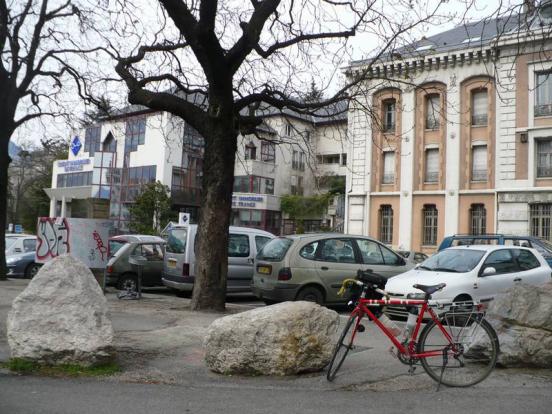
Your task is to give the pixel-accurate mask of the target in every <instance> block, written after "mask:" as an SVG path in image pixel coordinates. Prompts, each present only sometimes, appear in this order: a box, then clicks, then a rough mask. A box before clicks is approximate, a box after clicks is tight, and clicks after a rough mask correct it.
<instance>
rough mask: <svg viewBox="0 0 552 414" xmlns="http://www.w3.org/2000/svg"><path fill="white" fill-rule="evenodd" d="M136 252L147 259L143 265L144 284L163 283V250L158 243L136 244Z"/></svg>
mask: <svg viewBox="0 0 552 414" xmlns="http://www.w3.org/2000/svg"><path fill="white" fill-rule="evenodd" d="M134 254H135V255H137V254H139V255H140V256H142V257H144V258H145V259H146V261H145V262H144V264H143V266H142V284H143V285H144V286H155V285H160V284H161V272H162V269H163V252H162V250H161V248H160V246H159V245H158V244H153V243H152V244H149V243H147V244H140V245H138V246H136V249H135V250H134Z"/></svg>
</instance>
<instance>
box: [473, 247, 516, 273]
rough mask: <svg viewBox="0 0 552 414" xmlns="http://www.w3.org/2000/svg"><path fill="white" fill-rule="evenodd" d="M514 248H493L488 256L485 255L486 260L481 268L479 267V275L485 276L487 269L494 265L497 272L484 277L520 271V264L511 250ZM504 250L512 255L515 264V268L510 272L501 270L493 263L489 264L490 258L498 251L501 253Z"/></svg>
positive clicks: (511, 258)
mask: <svg viewBox="0 0 552 414" xmlns="http://www.w3.org/2000/svg"><path fill="white" fill-rule="evenodd" d="M511 250H512V249H496V250H493V251H492V252H490V253H489V254H488V255H487V257H485V260H483V263H482V264H481V268H480V269H479V276H480V277H483V272H484V271H485V269H487V268H489V267H493V268H494V269H495V270H496V273H494V274H492V275H487V276H484V277H492V276H500V275H509V274H512V273H515V272H519V265H518V263H517V261H516V259H515V258H514V256H513V255H512V252H511ZM504 251H507V252H508V254H509V255H510V260H511V262H512V264H513V265H514V266H515V268H514V269H512V270H511V271H509V272H502V271H501V272H499V271H498V269H497V268H496V266H494V265H492V264H487V261H488V260H489V258H490V257H491V256H492V255H494V254H496V253H499V252H504Z"/></svg>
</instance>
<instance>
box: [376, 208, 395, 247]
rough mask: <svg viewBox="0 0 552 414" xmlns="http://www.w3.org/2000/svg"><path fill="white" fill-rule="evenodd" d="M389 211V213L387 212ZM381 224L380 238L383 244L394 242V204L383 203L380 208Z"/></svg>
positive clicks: (379, 228) (379, 229) (379, 227)
mask: <svg viewBox="0 0 552 414" xmlns="http://www.w3.org/2000/svg"><path fill="white" fill-rule="evenodd" d="M386 213H387V214H386ZM378 215H379V226H378V236H379V237H378V238H379V241H380V242H381V243H383V244H393V225H394V223H393V219H394V218H393V216H394V212H393V206H392V205H391V204H382V205H380V208H379V209H378Z"/></svg>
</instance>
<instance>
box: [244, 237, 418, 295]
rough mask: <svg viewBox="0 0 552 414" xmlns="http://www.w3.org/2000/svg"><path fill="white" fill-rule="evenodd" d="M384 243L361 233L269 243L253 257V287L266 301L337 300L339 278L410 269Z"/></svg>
mask: <svg viewBox="0 0 552 414" xmlns="http://www.w3.org/2000/svg"><path fill="white" fill-rule="evenodd" d="M414 265H415V263H414V262H407V261H406V260H405V259H404V258H402V257H401V256H399V255H398V254H397V253H395V252H394V251H393V250H391V249H389V248H388V247H386V246H385V245H384V244H382V243H380V242H379V241H376V240H374V239H371V238H369V237H364V236H354V235H347V234H335V233H331V234H303V235H292V236H285V237H278V238H276V239H273V240H271V241H269V242H268V243H267V244H266V245H265V246H264V247H263V250H262V251H261V252H260V253H259V254H258V255H257V258H256V259H255V274H254V275H253V282H252V286H251V288H252V290H253V293H254V294H255V296H257V297H258V298H260V299H262V300H264V301H265V302H266V303H267V304H270V303H276V302H283V301H288V300H307V301H312V302H316V303H319V304H325V303H327V304H337V303H343V302H346V301H347V300H348V299H347V298H346V297H345V298H343V297H340V296H338V295H337V292H338V291H339V289H340V288H341V284H342V282H343V280H345V279H347V278H354V277H356V274H357V271H358V270H359V269H362V270H367V269H370V270H372V271H373V272H375V273H378V274H380V275H382V276H384V277H386V278H389V277H391V276H395V275H398V274H400V273H404V272H406V271H407V270H409V269H411V268H413V267H414Z"/></svg>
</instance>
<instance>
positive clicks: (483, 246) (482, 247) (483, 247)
mask: <svg viewBox="0 0 552 414" xmlns="http://www.w3.org/2000/svg"><path fill="white" fill-rule="evenodd" d="M501 249H526V250H534V249H532V248H529V247H523V246H507V245H505V244H470V245H468V246H453V247H448V248H446V249H444V250H441V251H442V252H444V251H447V250H484V251H486V252H488V251H493V250H501Z"/></svg>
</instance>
